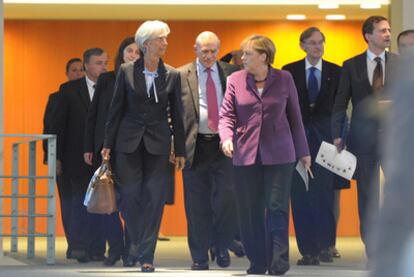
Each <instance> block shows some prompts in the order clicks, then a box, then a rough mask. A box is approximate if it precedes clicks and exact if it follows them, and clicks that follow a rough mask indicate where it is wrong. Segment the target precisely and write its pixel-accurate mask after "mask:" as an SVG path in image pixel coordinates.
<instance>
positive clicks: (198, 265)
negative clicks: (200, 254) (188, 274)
mask: <svg viewBox="0 0 414 277" xmlns="http://www.w3.org/2000/svg"><path fill="white" fill-rule="evenodd" d="M191 270H208V262H194V263H193V264H192V265H191Z"/></svg>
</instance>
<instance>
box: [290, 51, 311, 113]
mask: <svg viewBox="0 0 414 277" xmlns="http://www.w3.org/2000/svg"><path fill="white" fill-rule="evenodd" d="M293 75H294V76H293V78H296V80H297V82H295V84H296V83H297V88H296V89H297V91H298V94H299V98H300V99H301V100H302V102H303V103H304V104H305V106H306V107H309V92H308V86H307V84H306V63H305V59H303V60H301V61H300V63H299V64H298V67H297V68H295V72H294V73H293Z"/></svg>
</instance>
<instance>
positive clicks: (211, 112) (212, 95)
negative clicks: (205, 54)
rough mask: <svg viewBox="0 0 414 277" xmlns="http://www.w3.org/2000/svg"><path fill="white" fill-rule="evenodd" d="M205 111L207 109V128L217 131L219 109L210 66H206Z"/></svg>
mask: <svg viewBox="0 0 414 277" xmlns="http://www.w3.org/2000/svg"><path fill="white" fill-rule="evenodd" d="M206 71H207V83H206V89H207V111H208V128H209V129H210V130H211V131H213V132H217V131H218V120H219V111H218V104H217V93H216V86H215V84H214V81H213V78H212V77H211V68H207V69H206Z"/></svg>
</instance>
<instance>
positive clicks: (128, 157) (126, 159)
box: [115, 142, 169, 264]
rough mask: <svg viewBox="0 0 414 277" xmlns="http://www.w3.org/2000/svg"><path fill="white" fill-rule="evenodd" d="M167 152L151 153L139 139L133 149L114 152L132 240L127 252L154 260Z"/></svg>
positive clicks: (122, 206)
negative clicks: (162, 153) (125, 151)
mask: <svg viewBox="0 0 414 277" xmlns="http://www.w3.org/2000/svg"><path fill="white" fill-rule="evenodd" d="M168 162H169V161H168V155H153V154H151V153H149V152H148V151H147V149H146V148H145V146H144V143H143V142H141V143H140V145H139V146H138V148H137V149H136V150H135V152H133V153H122V152H117V153H116V155H115V172H116V176H117V178H116V181H117V183H118V185H119V187H120V192H121V201H120V210H121V213H122V217H123V218H124V220H125V224H126V227H127V231H128V234H129V236H130V240H131V246H130V249H129V255H130V256H132V257H136V258H137V259H138V260H139V261H140V263H141V264H144V263H151V264H152V263H153V260H154V252H155V247H156V243H157V237H158V231H159V228H160V224H161V218H162V213H163V209H164V204H165V199H166V184H167V179H168V176H169V172H168Z"/></svg>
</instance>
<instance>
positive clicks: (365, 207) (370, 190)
mask: <svg viewBox="0 0 414 277" xmlns="http://www.w3.org/2000/svg"><path fill="white" fill-rule="evenodd" d="M356 156H357V160H358V163H357V169H356V174H355V176H356V180H357V192H358V215H359V229H360V234H361V239H362V241H363V242H364V244H365V252H366V254H367V257H368V258H370V257H371V256H372V254H373V253H372V250H371V249H372V247H371V237H370V233H371V231H370V230H369V228H370V226H371V224H372V222H373V221H374V220H375V219H376V217H377V216H378V211H379V191H380V185H379V175H380V173H379V171H380V160H379V158H378V156H377V155H358V154H357V155H356Z"/></svg>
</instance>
